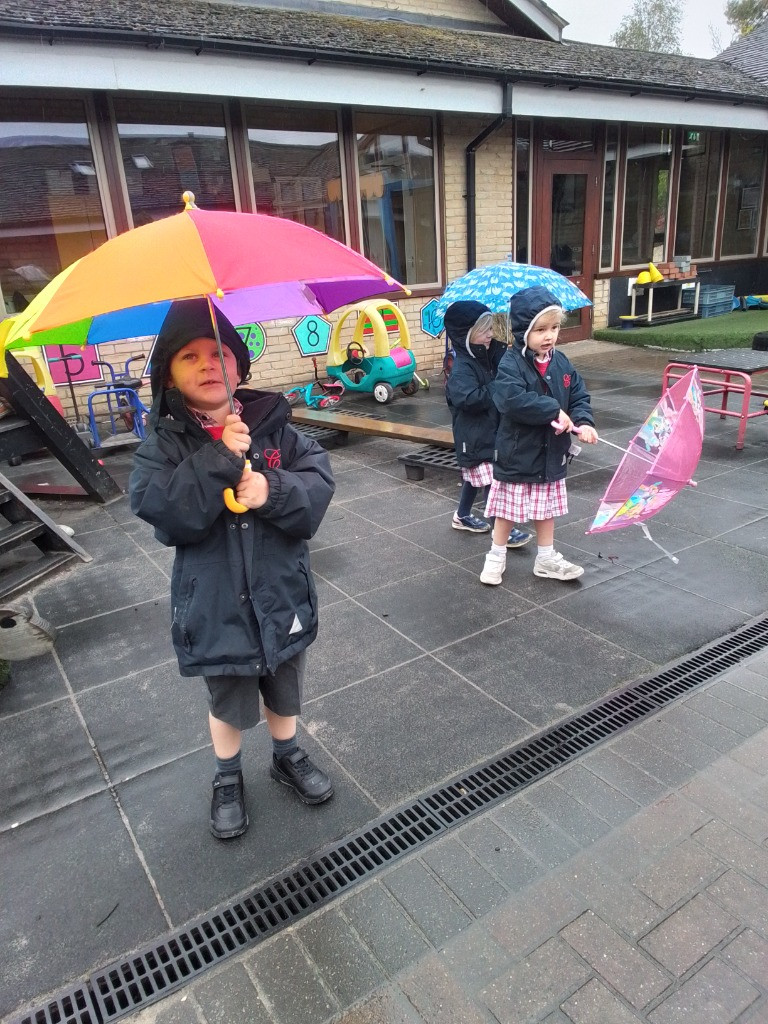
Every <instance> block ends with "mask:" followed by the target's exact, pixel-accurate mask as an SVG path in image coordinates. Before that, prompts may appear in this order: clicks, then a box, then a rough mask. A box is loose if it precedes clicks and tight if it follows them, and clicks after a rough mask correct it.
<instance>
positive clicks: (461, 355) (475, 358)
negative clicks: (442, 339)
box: [444, 302, 506, 467]
mask: <svg viewBox="0 0 768 1024" xmlns="http://www.w3.org/2000/svg"><path fill="white" fill-rule="evenodd" d="M483 313H490V310H489V309H488V307H487V306H484V305H483V303H482V302H454V303H452V304H451V305H450V306H449V307H448V309H447V310H446V313H445V318H444V324H445V330H446V333H447V335H448V339H449V341H450V343H451V345H452V346H453V349H454V351H455V353H456V356H455V358H454V361H453V368H452V369H451V375H450V377H449V378H448V381H447V383H446V385H445V399H446V401H447V402H448V405H449V407H450V410H451V419H452V421H453V440H454V444H455V446H456V461H457V462H458V464H459V466H466V467H471V466H477V465H479V464H480V463H481V462H490V461H491V459H492V458H493V452H494V447H495V438H496V427H497V426H498V422H499V414H498V412H497V410H496V406H495V405H494V404H493V399H492V398H491V392H490V383H491V381H492V380H493V378H494V377H495V376H496V371H497V369H498V366H499V362H500V360H501V357H502V356H503V355H504V352H505V350H506V345H503V344H502V343H501V342H500V341H497V340H496V339H495V338H493V339H492V340H491V343H490V345H489V346H488V348H485V346H484V345H470V343H469V332H470V330H471V329H472V327H474V325H475V324H476V323H477V321H478V320H479V319H480V317H481V316H482V314H483Z"/></svg>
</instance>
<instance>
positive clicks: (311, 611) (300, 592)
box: [130, 389, 334, 676]
mask: <svg viewBox="0 0 768 1024" xmlns="http://www.w3.org/2000/svg"><path fill="white" fill-rule="evenodd" d="M236 396H237V398H238V399H239V400H240V401H241V402H242V403H243V407H244V408H243V413H242V418H243V420H244V421H245V422H246V423H247V424H248V427H249V429H250V432H251V451H250V455H249V458H250V460H251V467H252V469H254V470H258V471H259V472H261V473H263V474H264V475H265V476H266V478H267V480H268V481H269V497H268V499H267V502H266V504H265V505H264V506H263V507H262V508H260V509H257V510H249V511H248V512H245V513H243V514H242V515H237V514H236V513H233V512H230V511H229V510H228V509H227V508H226V507H225V505H224V501H223V497H222V492H223V490H224V488H226V487H233V486H235V485H236V484H237V482H238V481H239V479H240V477H241V475H242V471H243V466H244V460H243V459H242V458H240V457H238V456H237V455H235V454H234V453H233V452H231V451H230V450H229V449H228V448H227V447H226V445H224V443H223V442H221V441H214V440H213V439H212V438H211V436H210V435H209V434H208V433H207V431H206V430H205V429H204V428H203V427H202V426H200V425H199V424H198V423H197V421H196V420H195V419H194V418H193V417H192V416H191V415H190V414H189V413H188V412H187V410H186V407H185V406H184V403H183V400H182V398H181V394H180V393H179V392H178V391H177V390H175V389H170V390H167V391H163V392H161V398H162V399H164V404H163V405H162V406H161V402H160V399H156V402H155V405H154V406H153V417H152V420H151V422H152V425H153V429H152V431H151V433H150V434H149V436H148V437H147V439H146V441H144V442H143V443H142V444H141V445H140V446H139V447H138V449H137V450H136V453H135V459H134V469H133V472H132V473H131V479H130V495H131V508H132V509H133V511H134V513H135V514H136V515H137V516H139V517H140V518H141V519H144V520H145V521H146V522H148V523H150V524H151V525H152V526H154V527H155V536H156V537H157V539H158V540H159V541H160V542H161V543H162V544H165V545H167V546H169V547H174V546H175V548H176V558H175V561H174V565H173V577H172V581H171V600H172V606H173V621H172V627H171V635H172V639H173V645H174V648H175V650H176V654H177V657H178V659H179V671H180V672H181V674H182V675H183V676H198V675H206V676H215V675H233V676H237V675H262V674H264V673H265V672H267V671H269V672H274V670H275V668H276V667H277V666H278V665H279V664H281V663H282V662H284V661H286V660H287V659H288V658H290V657H292V656H293V655H294V654H297V653H298V652H299V651H302V650H304V648H305V647H307V646H309V644H310V643H311V642H312V641H313V640H314V638H315V636H316V634H317V594H316V591H315V585H314V582H313V580H312V576H311V574H310V570H309V551H308V548H307V540H308V539H309V538H310V537H312V536H313V534H314V533H315V531H316V530H317V528H318V526H319V525H320V521H321V519H322V518H323V515H324V514H325V511H326V509H327V508H328V505H329V503H330V501H331V497H332V496H333V491H334V482H333V476H332V473H331V469H330V462H329V459H328V455H327V454H326V452H325V451H323V449H322V448H321V447H320V446H319V445H318V444H317V443H316V442H315V441H311V440H308V439H307V438H305V437H304V436H303V435H302V434H300V433H299V432H298V431H297V430H296V429H295V428H294V427H292V426H291V424H290V423H288V420H289V418H290V406H289V405H288V403H287V402H286V400H285V398H284V397H283V396H282V395H280V394H274V393H270V392H265V391H251V390H248V389H241V390H238V391H237V392H236ZM161 408H162V409H163V410H164V411H168V412H169V413H170V415H156V412H157V410H160V409H161Z"/></svg>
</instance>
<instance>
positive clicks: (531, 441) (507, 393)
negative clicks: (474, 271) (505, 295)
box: [491, 287, 595, 484]
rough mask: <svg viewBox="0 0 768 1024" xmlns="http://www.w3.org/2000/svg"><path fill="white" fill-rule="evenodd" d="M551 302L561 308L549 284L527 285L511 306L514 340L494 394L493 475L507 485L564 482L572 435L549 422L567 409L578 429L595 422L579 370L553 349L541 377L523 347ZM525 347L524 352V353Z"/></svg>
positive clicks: (502, 363) (512, 300)
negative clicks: (496, 424)
mask: <svg viewBox="0 0 768 1024" xmlns="http://www.w3.org/2000/svg"><path fill="white" fill-rule="evenodd" d="M548 306H559V303H558V301H557V299H555V298H553V297H552V295H550V293H549V292H548V291H547V290H546V289H545V288H538V287H537V288H526V289H525V290H524V291H521V292H518V294H517V295H513V296H512V299H511V301H510V304H509V308H510V313H509V318H510V329H511V331H512V334H513V336H514V344H513V345H512V347H511V348H509V349H507V351H506V352H505V353H504V356H503V357H502V360H501V362H500V364H499V370H498V373H497V374H496V379H495V380H494V382H493V384H492V385H491V393H492V395H493V401H494V403H495V405H496V408H497V409H498V410H499V414H500V419H499V428H498V431H497V433H496V454H495V456H494V465H493V476H494V479H496V480H501V481H504V482H506V483H535V484H538V483H549V482H551V481H554V480H562V479H563V478H564V477H565V474H566V470H567V468H568V463H567V456H568V449H569V448H570V446H571V440H572V438H571V435H570V434H569V433H568V432H567V431H566V432H565V433H563V434H556V433H555V430H554V428H553V427H552V426H551V423H552V421H553V420H556V419H557V417H558V416H559V415H560V410H561V409H563V410H564V411H565V412H567V413H568V415H569V416H570V417H571V419H572V420H573V422H574V424H575V425H576V426H577V427H580V426H582V425H583V424H589V425H590V426H594V422H595V421H594V418H593V416H592V409H591V407H590V401H589V392H588V391H587V388H586V385H585V384H584V381H583V380H582V378H581V376H580V374H579V373H578V371H577V370H576V369H575V367H574V366H573V364H572V363H571V361H570V360H569V359H568V358H567V356H564V355H563V353H562V352H560V351H558V350H557V349H554V350H553V352H552V358H551V359H550V361H549V365H548V366H547V370H546V373H545V374H544V376H543V377H542V375H541V374H540V373H539V371H538V370H537V369H536V367H535V365H534V362H533V353H532V352H530V350H528V349H527V348H526V346H525V333H526V331H527V330H528V327H529V326H530V324H531V321H532V320H533V319H534V318H535V317H536V316H538V314H539V313H541V312H542V311H543V310H544V309H546V308H547V307H548ZM524 349H525V352H524Z"/></svg>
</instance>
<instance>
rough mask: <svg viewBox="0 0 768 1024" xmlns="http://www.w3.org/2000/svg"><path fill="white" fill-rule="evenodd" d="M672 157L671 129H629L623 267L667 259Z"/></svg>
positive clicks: (647, 127)
mask: <svg viewBox="0 0 768 1024" xmlns="http://www.w3.org/2000/svg"><path fill="white" fill-rule="evenodd" d="M671 157H672V139H671V132H670V129H668V128H654V127H653V126H652V125H650V126H640V125H630V126H629V128H628V129H627V173H626V185H625V190H624V235H623V239H622V244H621V262H622V264H623V265H624V266H633V265H636V264H638V263H648V262H649V261H651V260H653V262H654V263H658V262H661V261H662V260H663V259H664V255H665V249H666V241H667V216H668V207H669V168H670V164H671Z"/></svg>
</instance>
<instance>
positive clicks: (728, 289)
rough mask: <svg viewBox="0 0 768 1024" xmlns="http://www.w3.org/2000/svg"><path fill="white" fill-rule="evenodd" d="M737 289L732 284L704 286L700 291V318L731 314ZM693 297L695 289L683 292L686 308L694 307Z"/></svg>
mask: <svg viewBox="0 0 768 1024" xmlns="http://www.w3.org/2000/svg"><path fill="white" fill-rule="evenodd" d="M735 287H736V286H735V285H732V284H703V285H702V286H701V289H700V291H699V316H700V317H708V316H721V315H722V314H723V313H730V312H731V310H732V309H733V293H734V290H735ZM693 295H694V290H693V288H690V289H685V290H684V291H683V305H684V306H693Z"/></svg>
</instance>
